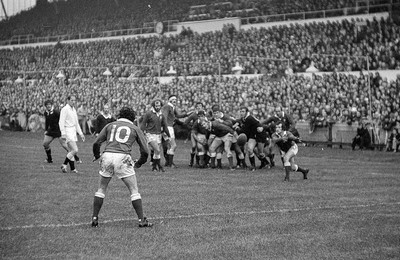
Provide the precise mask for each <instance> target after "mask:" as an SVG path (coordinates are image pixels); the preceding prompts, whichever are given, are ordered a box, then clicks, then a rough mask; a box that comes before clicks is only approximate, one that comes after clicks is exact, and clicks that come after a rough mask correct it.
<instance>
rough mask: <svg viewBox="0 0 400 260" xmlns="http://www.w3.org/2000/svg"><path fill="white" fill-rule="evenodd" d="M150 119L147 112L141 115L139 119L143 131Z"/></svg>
mask: <svg viewBox="0 0 400 260" xmlns="http://www.w3.org/2000/svg"><path fill="white" fill-rule="evenodd" d="M148 120H149V115H148V114H147V113H146V114H144V116H143V117H141V119H140V118H139V120H138V123H139V127H140V130H142V132H143V133H144V132H145V131H146V126H147V121H148Z"/></svg>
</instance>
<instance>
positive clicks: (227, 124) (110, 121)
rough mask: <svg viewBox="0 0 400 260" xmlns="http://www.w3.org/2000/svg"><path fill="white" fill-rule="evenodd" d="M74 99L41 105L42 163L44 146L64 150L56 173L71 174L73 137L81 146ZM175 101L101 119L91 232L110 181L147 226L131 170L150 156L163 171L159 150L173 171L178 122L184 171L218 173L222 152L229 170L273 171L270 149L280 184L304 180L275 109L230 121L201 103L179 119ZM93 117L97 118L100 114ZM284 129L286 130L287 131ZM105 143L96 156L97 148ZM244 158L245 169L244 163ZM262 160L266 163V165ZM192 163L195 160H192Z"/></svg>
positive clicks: (284, 120)
mask: <svg viewBox="0 0 400 260" xmlns="http://www.w3.org/2000/svg"><path fill="white" fill-rule="evenodd" d="M75 102H76V97H75V96H69V97H68V98H67V103H66V105H65V106H64V107H63V108H62V109H61V111H60V112H58V111H57V110H55V109H54V107H53V104H52V102H51V101H46V103H45V106H46V113H45V118H46V129H45V137H44V141H43V146H44V149H45V151H46V155H47V159H46V161H47V162H48V163H52V162H53V160H52V156H51V149H50V143H51V142H52V141H53V140H54V139H55V138H60V143H61V145H62V147H64V149H65V150H66V151H67V155H66V158H65V161H64V163H63V164H62V166H61V170H62V172H64V173H66V172H67V165H68V164H69V165H70V168H71V172H74V173H77V170H76V169H75V164H74V163H75V161H80V160H79V157H77V153H78V147H77V145H76V142H77V141H78V139H77V134H79V135H80V137H81V139H82V141H85V136H84V135H83V133H82V130H81V128H80V126H79V122H78V118H77V113H76V110H75ZM176 104H177V96H176V95H171V96H170V97H169V98H168V101H167V103H166V104H163V102H162V100H161V99H155V100H154V101H153V102H152V103H151V109H150V110H148V111H147V112H146V113H145V114H144V115H143V116H142V117H140V118H139V119H137V118H136V113H135V111H134V110H133V109H132V108H129V107H123V108H122V109H121V110H120V111H119V115H118V119H117V120H115V119H114V118H112V117H111V116H105V118H104V119H107V120H102V122H103V124H104V125H102V126H101V127H100V129H101V131H100V129H99V131H98V133H97V134H98V135H97V137H96V140H95V142H94V144H93V155H94V161H95V160H98V159H100V170H99V174H100V182H99V188H98V190H97V191H96V193H95V196H94V201H93V215H92V224H91V225H92V227H97V226H98V215H99V212H100V209H101V207H102V205H103V201H104V198H105V196H106V190H107V187H108V184H109V182H110V180H111V178H112V177H113V176H116V177H117V178H119V179H121V180H122V181H123V182H124V183H125V185H126V186H127V187H128V189H129V191H130V198H131V202H132V206H133V208H134V210H135V212H136V213H137V216H138V218H139V227H151V226H152V225H153V224H152V223H150V222H149V221H148V220H147V219H146V217H144V214H143V208H142V200H141V195H140V193H139V192H138V185H137V180H136V175H135V168H139V167H141V166H142V165H143V164H144V163H146V161H147V158H148V156H149V154H151V161H152V170H153V171H161V172H164V171H165V169H164V167H163V166H162V164H161V154H162V153H161V151H162V150H163V154H164V158H165V165H164V166H166V167H171V168H173V167H177V166H176V165H175V163H174V154H175V150H176V148H177V145H176V141H175V133H174V127H173V126H174V124H175V123H178V122H181V121H179V118H186V120H185V121H184V122H183V124H184V125H186V126H190V128H191V135H190V138H191V143H192V146H191V154H190V166H192V167H193V166H196V165H197V166H198V167H200V168H206V167H210V168H222V155H223V153H226V157H227V158H228V161H229V168H230V169H231V170H234V169H236V168H238V167H239V168H246V169H247V168H248V169H250V170H251V171H254V170H255V169H256V161H255V157H257V158H258V159H259V160H260V161H261V165H260V167H259V168H260V169H262V168H264V167H271V166H274V155H273V153H272V152H271V151H272V150H273V149H272V148H273V146H274V145H276V146H277V147H278V148H279V150H280V153H281V159H282V162H283V165H284V167H285V173H286V174H285V178H284V180H285V181H289V178H290V172H291V171H297V172H301V173H302V174H303V178H304V179H307V175H308V172H309V170H308V169H303V168H301V167H299V166H298V165H296V164H295V162H294V158H295V156H296V154H297V152H298V147H297V144H296V143H297V142H299V141H300V138H299V136H298V135H296V133H297V131H295V129H294V127H293V123H292V121H291V120H290V117H288V116H287V115H285V113H284V112H283V111H281V110H279V109H278V110H279V111H278V110H277V113H276V115H274V116H272V117H271V118H269V119H267V120H265V121H264V122H260V121H259V120H257V119H256V118H255V117H254V116H253V115H251V113H250V111H249V109H248V108H247V107H241V108H240V110H239V113H240V118H238V119H235V118H233V117H231V116H228V115H226V114H224V113H223V112H222V111H221V109H220V107H219V106H218V105H214V106H212V108H211V111H209V112H206V111H205V110H204V105H203V104H202V103H200V102H199V103H197V104H196V108H195V111H194V112H192V113H185V114H179V113H178V112H177V108H176ZM99 116H103V117H104V114H103V113H102V114H101V115H99ZM286 129H290V130H291V131H287V130H286ZM103 143H105V146H104V148H103V152H102V153H101V149H100V148H101V145H102V144H103ZM135 143H137V145H138V146H139V151H140V158H139V160H137V161H134V160H133V159H132V157H131V152H132V147H133V145H134V144H135ZM232 151H234V152H235V154H236V160H237V165H236V166H234V164H233V152H232ZM246 155H247V156H248V158H249V161H250V166H249V167H248V166H247V164H246V161H245V157H246ZM267 157H268V158H269V160H270V161H268V159H267ZM195 159H196V160H195Z"/></svg>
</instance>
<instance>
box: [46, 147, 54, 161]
mask: <svg viewBox="0 0 400 260" xmlns="http://www.w3.org/2000/svg"><path fill="white" fill-rule="evenodd" d="M44 150H45V151H46V155H47V162H49V163H50V162H53V158H52V157H51V149H50V148H49V149H46V148H44Z"/></svg>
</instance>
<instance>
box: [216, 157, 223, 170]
mask: <svg viewBox="0 0 400 260" xmlns="http://www.w3.org/2000/svg"><path fill="white" fill-rule="evenodd" d="M217 168H220V169H221V168H222V159H221V158H219V159H217Z"/></svg>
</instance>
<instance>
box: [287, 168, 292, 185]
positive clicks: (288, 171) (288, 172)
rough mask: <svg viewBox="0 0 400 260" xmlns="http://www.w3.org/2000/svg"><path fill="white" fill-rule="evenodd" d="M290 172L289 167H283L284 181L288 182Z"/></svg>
mask: <svg viewBox="0 0 400 260" xmlns="http://www.w3.org/2000/svg"><path fill="white" fill-rule="evenodd" d="M291 171H292V167H291V166H285V173H286V174H285V181H289V177H290V172H291Z"/></svg>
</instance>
